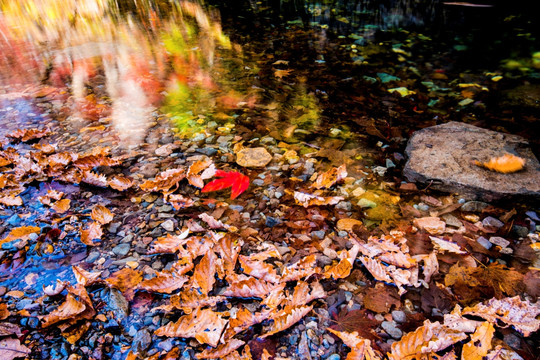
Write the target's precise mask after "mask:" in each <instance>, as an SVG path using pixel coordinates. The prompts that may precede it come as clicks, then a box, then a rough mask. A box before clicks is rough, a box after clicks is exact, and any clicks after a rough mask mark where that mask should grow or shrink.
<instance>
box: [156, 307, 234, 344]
mask: <svg viewBox="0 0 540 360" xmlns="http://www.w3.org/2000/svg"><path fill="white" fill-rule="evenodd" d="M226 324H227V320H225V319H223V318H222V317H221V316H220V315H219V314H218V313H216V312H214V311H212V310H210V309H204V310H201V309H196V310H195V311H193V312H192V313H191V314H188V315H184V316H182V317H181V318H180V319H178V321H177V322H170V323H168V324H167V325H165V326H162V327H160V328H159V329H157V330H156V331H155V334H156V335H157V336H168V337H183V338H190V337H194V338H195V339H197V340H198V341H199V342H200V343H205V344H208V345H210V346H212V347H216V346H217V344H218V343H219V339H220V337H221V333H222V332H223V329H224V328H225V325H226Z"/></svg>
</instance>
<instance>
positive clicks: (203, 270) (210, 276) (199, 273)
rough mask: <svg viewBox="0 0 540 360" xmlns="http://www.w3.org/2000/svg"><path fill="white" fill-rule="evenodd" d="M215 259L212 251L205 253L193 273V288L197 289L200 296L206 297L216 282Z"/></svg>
mask: <svg viewBox="0 0 540 360" xmlns="http://www.w3.org/2000/svg"><path fill="white" fill-rule="evenodd" d="M216 261H217V257H216V254H214V252H213V251H209V252H207V253H206V254H205V255H204V256H203V258H202V259H201V261H200V262H199V263H198V264H197V266H196V267H195V270H194V271H193V285H192V286H193V287H196V288H198V289H199V291H200V292H201V294H203V295H208V293H209V292H210V291H212V288H213V286H214V283H215V282H216V279H215V274H216Z"/></svg>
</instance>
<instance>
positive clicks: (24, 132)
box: [6, 129, 51, 142]
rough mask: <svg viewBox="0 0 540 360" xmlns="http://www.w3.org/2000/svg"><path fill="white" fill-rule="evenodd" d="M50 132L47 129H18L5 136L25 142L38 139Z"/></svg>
mask: <svg viewBox="0 0 540 360" xmlns="http://www.w3.org/2000/svg"><path fill="white" fill-rule="evenodd" d="M50 134H51V132H50V130H49V129H41V130H39V129H19V130H15V131H14V132H12V133H11V134H8V135H6V136H7V137H9V138H12V139H17V140H20V141H23V142H27V141H30V140H35V139H40V138H42V137H45V136H48V135H50Z"/></svg>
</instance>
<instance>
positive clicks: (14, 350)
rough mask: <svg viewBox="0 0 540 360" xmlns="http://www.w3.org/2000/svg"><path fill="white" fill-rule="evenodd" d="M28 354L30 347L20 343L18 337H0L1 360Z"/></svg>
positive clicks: (10, 359)
mask: <svg viewBox="0 0 540 360" xmlns="http://www.w3.org/2000/svg"><path fill="white" fill-rule="evenodd" d="M29 354H30V349H29V348H27V347H26V346H24V345H21V342H20V341H19V339H14V338H3V339H0V358H2V360H13V359H16V358H21V357H26V356H28V355H29Z"/></svg>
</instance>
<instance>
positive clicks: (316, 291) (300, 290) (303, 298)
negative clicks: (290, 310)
mask: <svg viewBox="0 0 540 360" xmlns="http://www.w3.org/2000/svg"><path fill="white" fill-rule="evenodd" d="M324 297H326V292H325V291H324V289H323V287H322V285H321V283H319V282H318V281H317V282H314V283H313V284H312V285H311V287H310V286H309V284H308V283H307V282H305V281H298V284H297V285H296V287H295V288H294V293H293V296H292V298H290V299H288V304H287V305H288V306H291V307H298V306H303V305H306V304H307V303H309V302H311V301H313V300H316V299H321V298H324Z"/></svg>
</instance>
